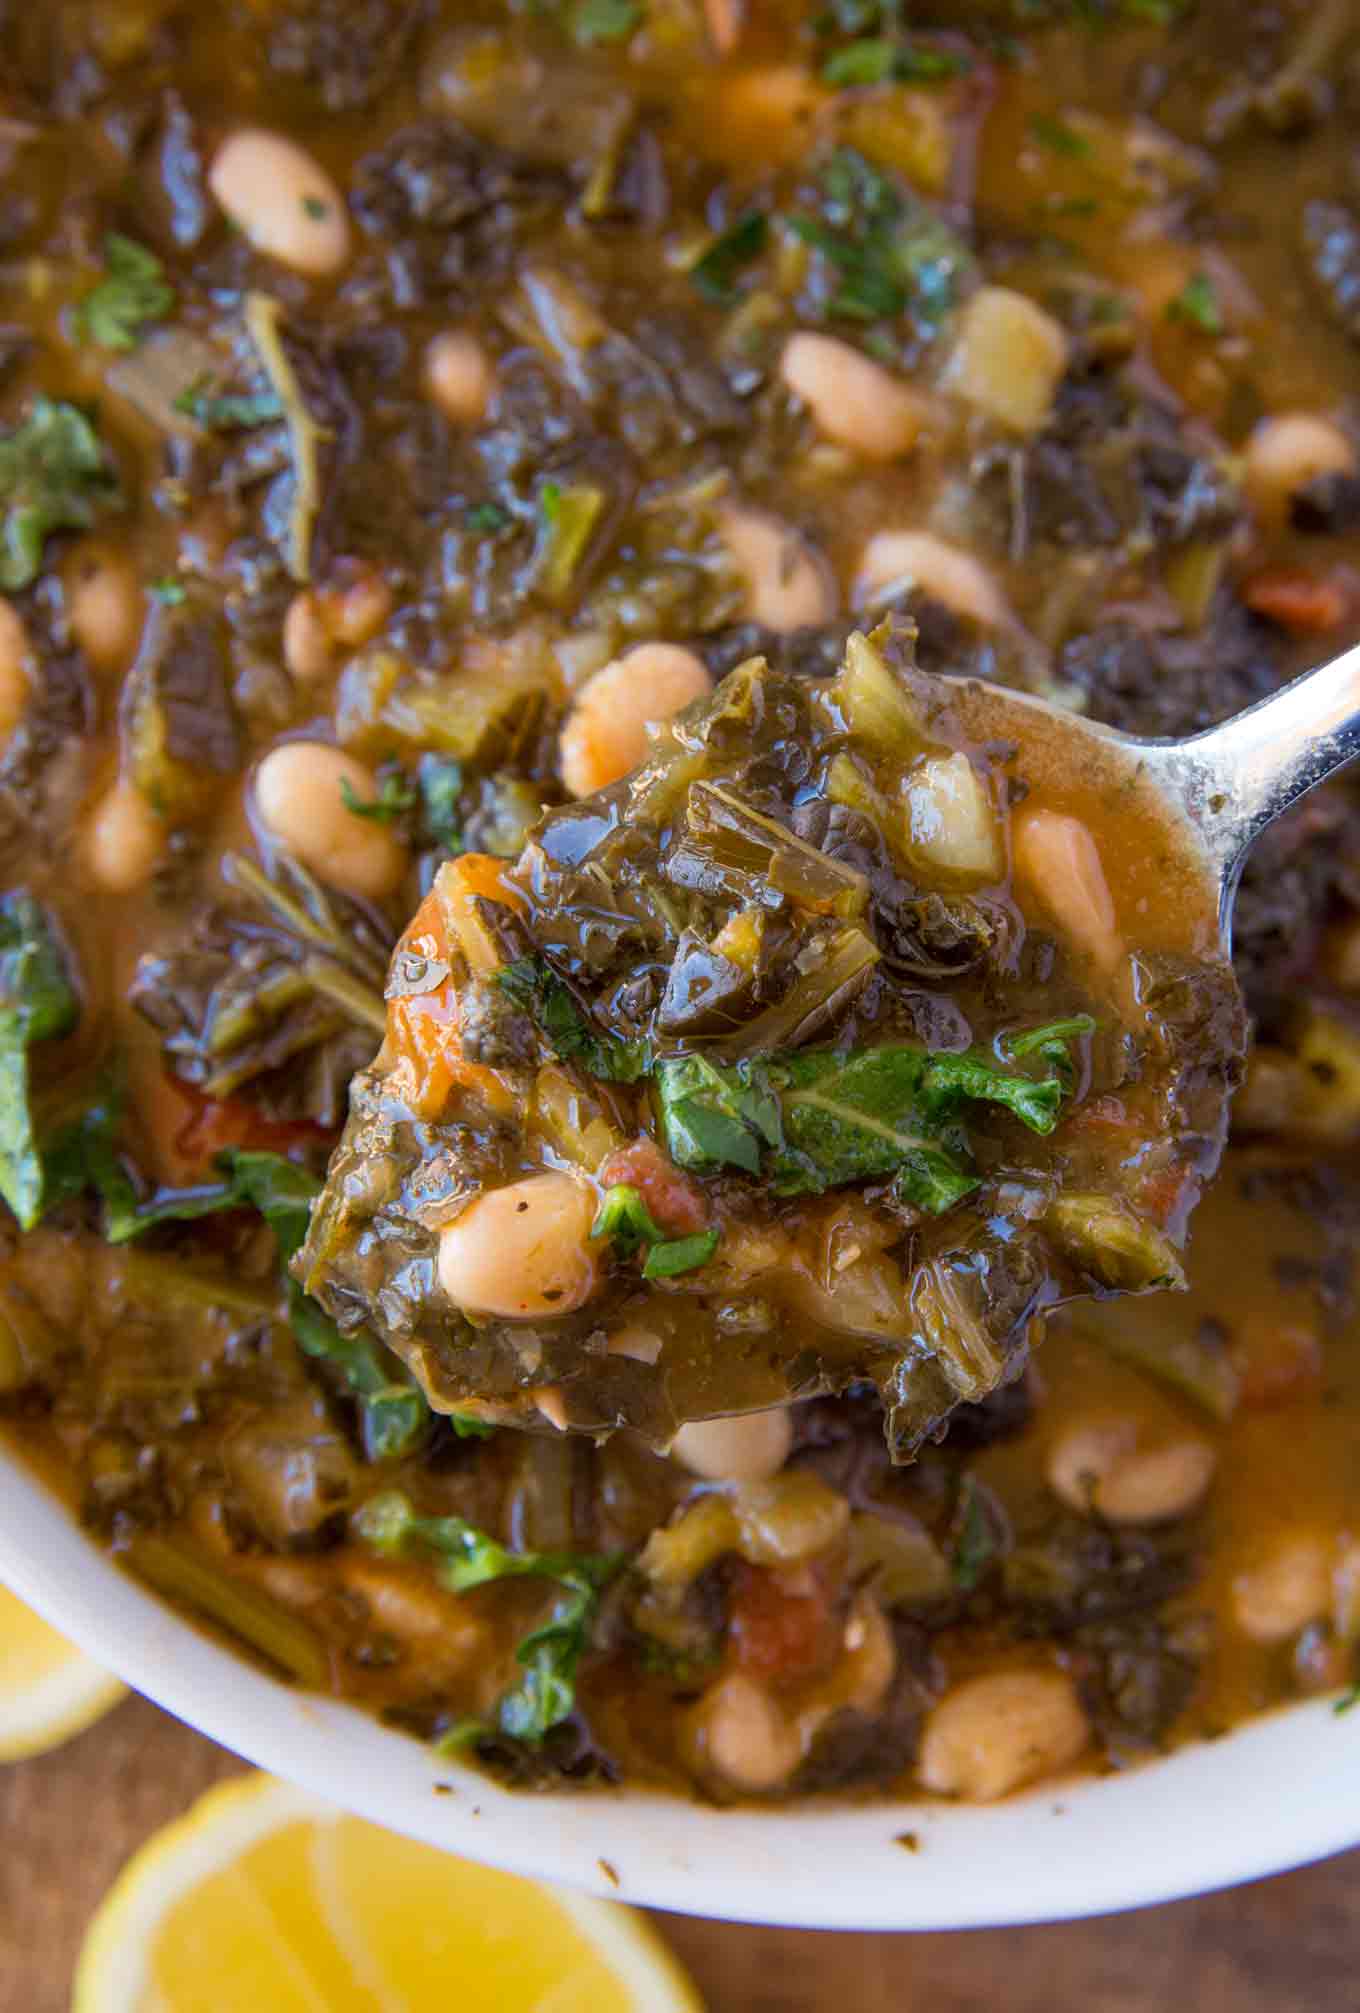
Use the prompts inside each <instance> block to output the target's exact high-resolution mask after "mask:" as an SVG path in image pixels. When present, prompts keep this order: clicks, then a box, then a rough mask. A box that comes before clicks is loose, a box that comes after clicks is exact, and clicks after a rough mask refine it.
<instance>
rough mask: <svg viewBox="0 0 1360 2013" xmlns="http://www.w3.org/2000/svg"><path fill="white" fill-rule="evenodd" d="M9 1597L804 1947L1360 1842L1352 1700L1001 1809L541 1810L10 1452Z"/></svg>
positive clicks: (222, 1719)
mask: <svg viewBox="0 0 1360 2013" xmlns="http://www.w3.org/2000/svg"><path fill="white" fill-rule="evenodd" d="M0 1580H3V1581H5V1582H6V1583H7V1584H8V1585H9V1586H10V1587H11V1588H12V1589H13V1591H14V1592H15V1593H16V1594H18V1595H19V1596H20V1597H21V1598H22V1599H23V1600H26V1601H27V1602H28V1603H29V1604H30V1606H32V1607H33V1608H35V1609H36V1610H37V1611H38V1612H39V1613H40V1614H41V1615H43V1616H44V1617H45V1618H46V1619H47V1620H48V1621H50V1622H51V1623H52V1624H53V1625H54V1626H55V1627H56V1628H58V1629H60V1630H61V1631H62V1632H63V1633H64V1634H66V1635H67V1636H69V1637H70V1638H71V1640H72V1641H74V1642H76V1643H78V1644H79V1645H80V1647H81V1648H82V1649H84V1650H86V1651H87V1652H88V1654H89V1655H91V1656H92V1657H95V1658H96V1659H97V1660H98V1661H100V1662H101V1663H103V1664H105V1665H106V1666H107V1667H108V1668H109V1669H110V1670H112V1671H114V1672H115V1673H116V1674H117V1675H118V1676H119V1677H121V1678H123V1679H124V1680H125V1681H126V1682H127V1683H128V1684H129V1685H131V1686H133V1688H134V1689H136V1690H137V1691H140V1692H143V1693H144V1694H145V1695H146V1696H147V1697H149V1698H151V1699H153V1700H154V1701H155V1702H156V1703H157V1704H158V1705H161V1706H163V1707H164V1708H165V1709H166V1710H167V1711H168V1712H171V1713H173V1714H174V1715H175V1716H176V1717H177V1718H179V1719H182V1720H185V1721H186V1722H187V1723H188V1724H189V1725H190V1726H193V1727H196V1728H197V1729H198V1730H199V1731H200V1732H201V1733H204V1734H206V1735H207V1736H208V1737H209V1738H210V1739H213V1740H216V1741H218V1742H219V1743H220V1744H221V1745H223V1746H225V1747H227V1748H229V1749H231V1750H233V1751H234V1752H236V1753H237V1754H240V1755H241V1756H243V1757H244V1759H245V1760H247V1761H250V1762H254V1763H255V1764H256V1765H257V1766H259V1767H261V1768H264V1769H268V1770H269V1771H270V1772H271V1773H272V1774H274V1775H277V1776H280V1777H282V1778H284V1779H285V1780H287V1781H290V1782H293V1783H295V1784H297V1785H298V1786H299V1787H300V1788H302V1789H304V1790H307V1791H309V1792H310V1793H311V1794H312V1795H314V1796H315V1797H317V1798H319V1799H321V1800H322V1801H323V1802H326V1803H329V1804H331V1805H333V1806H337V1807H341V1808H343V1809H345V1810H347V1811H351V1812H353V1813H354V1814H356V1815H357V1816H360V1817H365V1818H368V1819H371V1820H372V1821H373V1822H374V1823H377V1824H383V1825H386V1826H388V1827H389V1829H391V1830H394V1831H399V1832H404V1833H406V1834H407V1835H409V1836H411V1837H414V1838H420V1839H424V1840H425V1841H426V1842H428V1843H429V1844H432V1845H437V1846H442V1847H443V1848H445V1849H446V1850H448V1851H451V1852H456V1853H461V1854H463V1855H464V1856H465V1857H468V1858H472V1859H477V1860H481V1861H484V1862H486V1863H487V1864H489V1865H494V1866H500V1867H504V1868H506V1869H507V1870H508V1871H511V1872H515V1873H523V1874H529V1875H532V1876H534V1877H536V1878H538V1879H543V1880H550V1881H558V1882H561V1883H562V1884H564V1885H566V1886H571V1887H577V1888H582V1889H585V1890H586V1891H588V1892H590V1893H594V1894H599V1895H603V1896H606V1897H608V1898H611V1899H616V1900H624V1901H629V1902H633V1903H637V1904H641V1905H645V1906H648V1907H654V1908H663V1909H674V1910H677V1911H680V1912H683V1913H686V1914H691V1915H705V1916H710V1917H714V1918H718V1919H725V1920H729V1921H738V1922H766V1923H778V1924H781V1925H784V1926H786V1927H790V1928H803V1929H868V1930H936V1929H980V1928H996V1927H1002V1926H1008V1925H1013V1924H1021V1923H1033V1922H1050V1921H1058V1920H1065V1919H1074V1918H1077V1917H1081V1916H1087V1915H1100V1914H1106V1913H1111V1912H1114V1911H1116V1910H1121V1909H1127V1908H1136V1907H1143V1906H1147V1905H1149V1904H1151V1903H1155V1902H1162V1901H1171V1900H1177V1899H1180V1898H1183V1897H1185V1896H1187V1895H1191V1894H1198V1893H1203V1892H1206V1891H1209V1890H1211V1889H1213V1888H1217V1887H1226V1886H1230V1885H1232V1884H1234V1883H1235V1882H1238V1881H1243V1880H1251V1879H1255V1878H1258V1877H1260V1876H1262V1875H1265V1874H1270V1873H1276V1872H1283V1871H1285V1870H1286V1869H1287V1868H1290V1867H1294V1866H1299V1865H1302V1864H1305V1863H1306V1862H1308V1861H1310V1860H1315V1859H1320V1858H1323V1857H1325V1856H1326V1855H1327V1854H1329V1853H1333V1852H1339V1851H1342V1850H1344V1849H1345V1848H1346V1847H1348V1846H1351V1845H1354V1844H1356V1843H1357V1842H1360V1710H1357V1711H1356V1713H1355V1714H1354V1716H1353V1718H1338V1717H1337V1715H1336V1711H1335V1701H1334V1700H1327V1699H1318V1700H1310V1701H1308V1702H1307V1703H1305V1704H1301V1705H1298V1706H1293V1707H1289V1708H1287V1709H1284V1710H1281V1711H1277V1712H1275V1713H1272V1714H1268V1715H1266V1716H1265V1717H1264V1718H1262V1719H1258V1720H1255V1721H1252V1722H1250V1723H1248V1724H1247V1725H1246V1726H1244V1727H1242V1728H1241V1729H1239V1730H1238V1731H1236V1732H1234V1733H1232V1734H1231V1735H1227V1736H1225V1737H1223V1738H1222V1739H1219V1740H1216V1741H1210V1742H1201V1743H1199V1744H1198V1745H1196V1746H1190V1747H1186V1748H1183V1749H1180V1750H1178V1751H1177V1753H1176V1754H1175V1755H1173V1756H1170V1757H1168V1758H1166V1759H1164V1760H1161V1761H1157V1762H1152V1763H1149V1764H1147V1765H1145V1766H1143V1767H1140V1768H1137V1769H1133V1770H1130V1771H1128V1772H1127V1773H1124V1774H1116V1775H1110V1776H1106V1777H1080V1778H1072V1779H1070V1780H1067V1781H1062V1782H1049V1783H1046V1784H1044V1785H1042V1786H1040V1787H1039V1788H1037V1789H1034V1790H1031V1791H1029V1792H1027V1793H1025V1794H1023V1795H1021V1796H1017V1797H1012V1798H1009V1799H1007V1800H1006V1801H1004V1802H1002V1803H997V1804H987V1805H976V1806H960V1805H948V1804H942V1803H938V1802H913V1801H903V1802H900V1803H886V1802H877V1803H859V1804H856V1803H844V1802H838V1803H834V1804H822V1803H819V1802H813V1803H811V1804H809V1803H807V1802H804V1803H802V1804H800V1805H795V1806H784V1807H779V1806H774V1807H771V1808H768V1809H755V1808H750V1807H741V1808H737V1809H718V1808H716V1807H713V1806H710V1805H705V1804H700V1803H688V1802H685V1801H683V1800H681V1799H678V1798H674V1797H669V1796H664V1795H660V1794H657V1793H654V1792H651V1791H646V1790H600V1789H596V1790H592V1791H585V1792H582V1791H573V1792H568V1793H563V1794H553V1795H546V1796H537V1797H534V1798H533V1799H532V1800H530V1799H529V1797H528V1796H527V1795H526V1793H525V1792H523V1791H520V1792H515V1791H510V1790H506V1789H503V1788H501V1787H500V1786H499V1785H497V1784H495V1783H493V1782H490V1781H489V1780H488V1779H487V1778H486V1777H484V1776H482V1775H480V1774H478V1773H477V1772H475V1771H474V1770H471V1769H468V1768H465V1767H461V1766H459V1765H458V1764H456V1763H453V1762H451V1761H449V1760H447V1759H446V1758H444V1757H442V1756H440V1755H438V1754H437V1753H435V1751H434V1750H433V1749H432V1748H430V1747H427V1746H425V1745H423V1744H422V1743H421V1742H419V1741H417V1740H414V1739H412V1738H411V1737H409V1736H408V1735H405V1734H401V1733H396V1732H393V1731H391V1730H389V1729H387V1728H385V1727H382V1726H380V1725H379V1724H378V1723H377V1722H376V1721H375V1720H373V1719H371V1718H370V1717H368V1716H367V1715H365V1714H363V1713H361V1712H359V1711H358V1710H357V1709H356V1708H354V1707H351V1706H346V1705H342V1704H340V1703H339V1702H338V1701H335V1700H332V1699H326V1698H321V1697H318V1696H316V1695H315V1694H310V1693H304V1692H299V1691H297V1690H295V1689H293V1688H292V1687H290V1686H288V1685H286V1684H284V1683H282V1682H280V1681H278V1680H277V1679H274V1678H272V1677H269V1676H267V1675H266V1674H265V1673H264V1672H263V1671H261V1670H258V1669H256V1668H254V1667H253V1666H252V1665H251V1664H249V1663H248V1662H246V1661H245V1660H244V1659H243V1658H241V1657H238V1656H236V1655H234V1654H233V1653H232V1652H231V1651H230V1650H228V1649H227V1648H225V1647H223V1646H221V1645H219V1644H218V1643H217V1642H215V1641H213V1640H212V1639H211V1638H210V1637H208V1636H207V1635H206V1634H203V1633H200V1632H199V1631H198V1630H197V1629H195V1628H194V1627H193V1625H192V1624H191V1623H189V1622H188V1621H185V1620H183V1619H182V1618H181V1617H180V1616H179V1615H177V1614H176V1613H175V1612H174V1610H173V1609H171V1608H170V1607H168V1606H167V1605H166V1604H165V1603H163V1602H162V1601H161V1600H159V1599H158V1598H157V1597H156V1596H155V1595H154V1594H152V1593H150V1592H149V1591H147V1590H146V1589H145V1588H143V1587H141V1586H139V1585H138V1584H137V1583H136V1582H135V1581H134V1580H133V1579H132V1578H131V1577H130V1576H129V1575H127V1574H125V1573H123V1572H122V1571H120V1570H119V1569H118V1567H117V1566H115V1565H114V1564H113V1562H112V1560H111V1559H110V1557H109V1555H108V1554H107V1553H106V1552H104V1551H102V1550H101V1549H100V1548H99V1547H98V1546H97V1545H96V1544H95V1543H94V1542H93V1541H92V1540H91V1539H90V1538H89V1537H88V1536H87V1535H86V1534H85V1533H84V1532H83V1531H81V1530H80V1528H79V1526H78V1525H77V1523H76V1521H75V1519H74V1518H73V1517H72V1516H71V1515H70V1513H69V1511H68V1510H67V1509H66V1508H65V1507H64V1506H63V1505H62V1504H61V1502H60V1501H59V1500H58V1499H57V1497H56V1496H55V1495H53V1494H52V1493H50V1492H49V1491H48V1490H47V1489H46V1488H45V1487H44V1485H43V1484H42V1483H41V1482H40V1481H39V1480H37V1479H36V1477H35V1476H33V1475H32V1474H30V1473H29V1472H28V1470H27V1469H25V1468H24V1467H23V1465H22V1464H21V1462H20V1461H19V1460H18V1459H17V1458H16V1457H14V1456H13V1455H11V1454H9V1453H8V1452H0ZM1324 1743H1325V1745H1324ZM1319 1762H1321V1763H1322V1764H1323V1765H1322V1766H1321V1767H1320V1766H1319ZM529 1812H532V1813H533V1822H532V1823H529V1824H526V1823H525V1821H524V1820H525V1817H526V1814H527V1813H529ZM809 1826H815V1831H816V1839H817V1846H818V1850H817V1851H816V1852H815V1853H809V1852H808V1850H807V1836H806V1828H807V1827H809ZM833 1868H834V1872H833V1871H832V1869H833Z"/></svg>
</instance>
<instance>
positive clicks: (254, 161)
mask: <svg viewBox="0 0 1360 2013" xmlns="http://www.w3.org/2000/svg"><path fill="white" fill-rule="evenodd" d="M208 187H209V188H210V190H211V191H212V194H213V196H214V197H215V199H216V200H217V202H218V203H220V204H221V206H222V208H223V209H224V210H225V211H226V213H227V215H228V216H229V217H230V219H231V221H232V222H233V223H234V224H235V225H236V227H237V229H238V230H239V231H240V232H242V234H243V235H244V236H245V237H246V238H248V239H249V241H250V243H251V244H252V245H253V246H254V247H255V249H256V251H257V252H263V253H264V255H265V256H266V258H271V259H277V260H278V261H279V263H280V265H285V266H291V267H292V269H293V271H294V272H298V273H306V274H308V275H309V276H310V277H312V278H323V277H325V275H327V274H329V273H337V272H339V270H340V268H341V267H342V266H343V265H344V264H345V262H346V260H347V259H348V258H349V246H350V238H349V218H348V216H347V215H346V213H345V204H344V199H343V197H342V196H341V194H340V191H339V189H337V187H336V186H335V183H334V182H333V181H332V180H331V178H330V176H329V175H328V174H327V173H326V170H325V169H324V168H323V167H322V166H321V164H320V162H319V161H315V160H313V158H312V156H311V155H310V154H309V153H307V152H306V150H305V149H304V148H302V147H299V146H298V145H297V143H296V141H293V140H288V139H285V138H284V136H283V134H282V133H269V132H265V131H264V130H263V129H262V128H260V127H258V126H248V127H245V128H243V129H242V130H241V131H240V132H237V133H233V134H232V135H231V137H230V139H228V140H225V141H223V143H222V145H221V146H220V147H219V148H218V150H217V153H216V155H215V156H214V158H213V164H212V167H211V168H210V170H209V171H208Z"/></svg>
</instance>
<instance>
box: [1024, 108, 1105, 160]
mask: <svg viewBox="0 0 1360 2013" xmlns="http://www.w3.org/2000/svg"><path fill="white" fill-rule="evenodd" d="M1029 129H1030V132H1031V133H1032V134H1033V135H1034V137H1035V139H1036V140H1037V141H1038V142H1039V145H1040V146H1041V147H1047V149H1048V151H1049V153H1050V154H1065V155H1066V156H1067V158H1068V160H1070V161H1088V160H1089V159H1090V158H1091V152H1092V148H1091V142H1090V141H1089V140H1088V139H1087V137H1086V135H1085V134H1084V133H1078V132H1077V131H1076V130H1075V128H1074V127H1072V126H1069V125H1068V124H1067V121H1066V120H1065V119H1055V118H1050V117H1048V116H1047V115H1046V114H1044V113H1042V112H1036V113H1035V115H1034V117H1033V118H1032V119H1031V120H1030V122H1029Z"/></svg>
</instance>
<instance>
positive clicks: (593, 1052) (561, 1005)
mask: <svg viewBox="0 0 1360 2013" xmlns="http://www.w3.org/2000/svg"><path fill="white" fill-rule="evenodd" d="M496 983H497V985H499V986H500V988H501V990H502V992H505V993H508V994H509V996H510V998H511V999H512V1000H514V1002H515V1004H516V1005H517V1006H521V1007H523V1008H524V1009H525V1010H526V1011H527V1012H528V1013H529V1014H531V1015H532V1017H533V1020H534V1022H535V1024H536V1026H537V1027H538V1029H539V1032H540V1033H541V1034H542V1036H543V1039H544V1040H545V1041H546V1042H547V1044H548V1046H549V1047H550V1048H551V1050H552V1052H553V1054H554V1055H556V1056H558V1057H560V1059H561V1060H562V1061H563V1062H579V1063H580V1065H581V1067H582V1068H583V1069H584V1070H586V1071H588V1072H589V1074H590V1075H591V1076H597V1077H600V1078H602V1079H603V1080H604V1081H605V1082H608V1083H636V1082H637V1080H638V1078H639V1077H643V1076H645V1075H646V1074H647V1072H648V1070H649V1069H650V1068H651V1063H652V1052H651V1046H650V1044H649V1043H647V1042H637V1041H624V1040H621V1039H620V1038H619V1037H618V1036H617V1035H609V1034H602V1033H600V1032H598V1031H597V1030H596V1029H595V1028H594V1027H593V1026H592V1025H591V1024H590V1023H589V1022H588V1021H587V1019H586V1017H585V1015H584V1014H583V1013H582V1012H581V1009H580V1007H579V1006H578V1005H577V1004H576V1001H575V999H574V998H573V997H572V994H571V992H570V991H569V989H568V988H567V987H566V986H565V985H564V984H563V983H562V981H561V979H559V978H558V977H557V975H556V973H555V972H554V971H553V970H552V968H551V966H549V965H548V964H547V963H546V962H545V961H544V960H543V959H541V958H520V959H517V960H516V961H515V962H514V963H513V964H509V965H504V966H502V968H501V970H500V971H499V972H497V974H496Z"/></svg>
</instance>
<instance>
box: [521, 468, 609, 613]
mask: <svg viewBox="0 0 1360 2013" xmlns="http://www.w3.org/2000/svg"><path fill="white" fill-rule="evenodd" d="M605 502H606V497H605V493H604V491H603V490H602V489H597V488H596V487H595V485H594V484H593V483H587V482H577V483H567V484H565V485H564V484H562V483H559V482H545V483H543V484H541V485H540V488H539V492H538V541H537V544H536V545H535V547H534V559H533V570H534V578H535V580H536V581H537V583H538V587H539V590H540V592H541V593H542V594H543V595H544V596H545V597H546V598H547V599H548V600H549V601H552V602H559V601H564V600H566V598H567V596H568V595H569V594H570V592H571V589H572V583H573V581H574V580H575V578H576V574H577V571H578V569H579V567H580V564H581V561H582V559H583V558H584V557H585V554H586V551H587V548H588V547H589V545H590V541H591V539H592V538H593V537H594V535H595V530H596V526H597V525H598V523H599V520H600V517H601V515H602V513H603V511H604V507H605Z"/></svg>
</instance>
